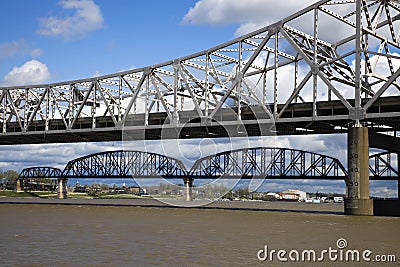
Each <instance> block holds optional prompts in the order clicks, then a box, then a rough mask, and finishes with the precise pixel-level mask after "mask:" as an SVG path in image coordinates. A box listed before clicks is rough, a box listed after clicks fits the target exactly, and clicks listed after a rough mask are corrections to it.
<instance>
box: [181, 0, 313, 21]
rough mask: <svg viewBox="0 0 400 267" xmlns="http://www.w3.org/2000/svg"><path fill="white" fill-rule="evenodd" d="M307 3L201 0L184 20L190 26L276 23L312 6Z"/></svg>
mask: <svg viewBox="0 0 400 267" xmlns="http://www.w3.org/2000/svg"><path fill="white" fill-rule="evenodd" d="M313 2H315V1H313V0H307V1H296V0H287V1H273V0H267V1H266V0H247V1H243V0H218V1H215V0H199V1H197V3H196V5H195V6H194V7H193V8H191V9H190V10H189V11H188V12H187V13H186V15H185V16H184V18H183V20H182V21H183V22H184V23H189V24H227V23H246V22H257V21H269V23H274V22H276V21H278V20H280V19H282V18H284V17H287V16H288V15H290V14H292V13H294V12H296V11H298V10H300V9H302V8H304V7H306V6H307V5H308V4H307V3H309V4H312V3H313Z"/></svg>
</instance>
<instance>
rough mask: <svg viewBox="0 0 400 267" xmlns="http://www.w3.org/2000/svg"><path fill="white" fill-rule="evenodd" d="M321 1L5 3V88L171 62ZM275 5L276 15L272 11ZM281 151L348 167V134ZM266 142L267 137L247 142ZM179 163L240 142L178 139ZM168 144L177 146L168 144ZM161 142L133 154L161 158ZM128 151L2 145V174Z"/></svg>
mask: <svg viewBox="0 0 400 267" xmlns="http://www.w3.org/2000/svg"><path fill="white" fill-rule="evenodd" d="M313 2H315V1H312V0H308V1H307V0H304V1H296V0H287V1H274V0H246V1H243V0H218V1H216V0H185V1H176V0H148V1H131V0H118V1H109V0H87V1H79V0H60V1H56V0H40V1H31V0H3V1H0V9H1V10H2V16H0V32H1V35H0V86H11V85H22V84H38V83H47V82H59V81H66V80H74V79H80V78H87V77H93V76H98V75H104V74H109V73H114V72H118V71H122V70H128V69H133V68H136V67H143V66H148V65H153V64H156V63H160V62H164V61H167V60H170V59H174V58H178V57H182V56H185V55H188V54H192V53H195V52H198V51H203V50H206V49H208V48H210V47H213V46H215V45H218V44H220V43H223V42H226V41H228V40H231V39H233V38H234V37H236V36H239V35H242V34H244V33H247V32H249V31H251V30H255V29H257V28H260V27H262V26H266V25H268V24H271V23H273V22H275V21H277V20H279V19H282V18H284V17H286V16H288V15H290V14H292V13H294V12H295V11H297V10H300V9H302V8H304V7H305V6H307V5H308V4H312V3H313ZM272 5H273V8H271V6H272ZM273 142H274V144H275V145H276V146H281V147H291V148H296V149H304V150H309V151H313V152H318V153H323V154H329V155H331V156H336V157H338V158H340V159H341V160H342V162H343V163H344V164H345V162H346V136H345V135H336V136H328V137H327V136H325V137H321V136H302V137H291V138H288V137H282V138H276V139H274V140H273ZM249 143H250V144H251V145H260V144H261V145H263V144H266V143H270V140H268V141H266V140H262V139H260V138H254V139H251V140H250V141H248V142H247V144H249ZM173 145H175V146H176V145H178V146H179V149H178V150H176V153H177V154H176V156H177V157H180V158H182V159H183V160H184V161H185V162H188V164H189V163H190V160H193V159H194V158H196V157H199V156H204V155H206V154H210V153H213V152H215V151H223V150H226V148H228V149H229V148H231V147H235V148H237V147H241V146H243V145H244V144H243V141H242V140H233V141H232V142H231V143H229V146H227V142H226V140H194V141H176V144H173ZM163 146H164V147H167V146H171V143H168V142H165V144H163ZM163 146H160V145H159V143H155V142H147V143H143V142H140V143H137V144H135V147H137V148H143V149H145V150H149V149H151V150H152V151H156V152H160V153H162V152H163V150H164V149H163ZM120 148H121V143H119V142H115V143H111V144H110V143H109V144H103V143H102V144H89V143H84V144H70V145H60V144H51V145H28V146H12V147H5V146H3V147H1V153H0V168H1V169H3V170H7V169H15V170H21V169H22V168H25V167H30V166H38V165H39V166H43V165H44V166H54V167H59V168H62V167H63V166H64V165H65V164H66V162H68V161H69V160H72V159H74V158H76V157H79V156H82V155H86V154H90V153H94V152H100V151H104V150H116V149H120ZM265 187H266V189H268V190H272V191H273V190H274V188H276V189H277V190H280V189H285V188H293V187H298V188H302V189H304V190H308V191H312V192H315V191H318V190H319V191H325V192H329V191H337V192H342V193H343V192H344V190H345V187H344V183H343V182H333V183H328V182H318V183H316V182H313V183H309V182H304V181H297V182H293V183H292V184H289V185H288V184H287V182H282V183H276V182H275V181H274V183H269V184H268V185H265ZM372 191H373V193H374V194H375V195H381V196H382V195H385V196H393V195H396V193H395V192H396V191H397V188H396V186H395V185H393V184H378V185H375V186H374V187H373V189H372Z"/></svg>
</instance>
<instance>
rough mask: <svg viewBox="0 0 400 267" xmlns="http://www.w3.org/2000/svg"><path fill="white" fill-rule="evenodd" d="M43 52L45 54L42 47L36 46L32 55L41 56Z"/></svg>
mask: <svg viewBox="0 0 400 267" xmlns="http://www.w3.org/2000/svg"><path fill="white" fill-rule="evenodd" d="M42 54H43V51H42V49H40V48H35V49H33V50H31V52H30V55H31V57H33V58H35V57H40V56H41V55H42Z"/></svg>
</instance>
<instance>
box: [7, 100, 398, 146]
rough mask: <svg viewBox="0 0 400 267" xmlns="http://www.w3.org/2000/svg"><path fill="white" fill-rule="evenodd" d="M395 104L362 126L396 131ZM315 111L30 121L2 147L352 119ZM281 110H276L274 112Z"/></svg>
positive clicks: (334, 109) (322, 108)
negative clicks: (175, 119) (120, 121)
mask: <svg viewBox="0 0 400 267" xmlns="http://www.w3.org/2000/svg"><path fill="white" fill-rule="evenodd" d="M349 102H351V100H349ZM399 105H400V97H398V96H396V97H385V98H381V99H379V100H378V101H376V102H375V103H374V104H373V105H372V106H371V107H370V108H369V109H368V112H367V115H366V116H367V118H366V119H365V120H364V121H365V122H370V123H373V124H374V125H376V126H384V127H382V128H379V127H377V128H376V131H388V130H400V110H399ZM317 106H318V109H317V110H318V114H317V117H315V118H313V117H312V114H311V113H312V103H296V104H290V105H289V106H288V107H287V108H286V110H285V111H284V112H283V113H282V114H281V116H280V117H278V118H276V119H275V120H271V119H268V118H267V115H266V114H265V112H264V111H263V110H262V108H261V107H259V106H251V107H249V106H247V107H246V106H245V107H242V108H241V114H242V121H241V122H240V123H238V121H237V118H236V116H237V115H236V114H237V108H236V109H235V108H232V109H230V108H229V109H222V110H221V112H219V113H217V114H216V116H215V117H214V119H215V121H212V122H210V121H204V120H203V121H202V119H201V118H199V117H198V115H197V114H196V112H195V111H185V112H180V113H179V125H177V126H173V125H171V124H170V123H169V122H168V121H167V119H168V116H167V114H166V113H165V112H160V113H150V114H149V119H148V125H147V126H144V114H138V115H130V116H127V118H126V121H125V123H124V127H123V129H124V131H123V132H122V131H121V127H116V126H115V125H114V123H113V120H112V118H111V117H110V116H104V117H96V119H95V121H96V127H95V128H93V127H92V125H93V124H92V121H93V119H92V118H90V117H87V118H80V119H78V120H77V122H76V124H75V127H74V128H73V129H66V127H65V124H64V122H63V121H62V120H61V119H55V120H50V121H49V130H48V131H45V130H44V129H45V121H34V122H32V124H31V125H30V127H29V128H28V129H27V131H26V132H23V131H21V128H20V127H19V124H18V123H17V122H8V123H7V124H6V132H5V133H2V134H0V145H14V144H37V143H75V142H100V141H121V140H123V139H124V140H130V139H137V140H160V139H175V138H179V139H188V138H206V137H212V138H214V137H228V136H230V137H237V136H268V135H302V134H334V133H344V132H347V126H348V124H349V123H350V122H351V121H352V120H351V118H350V116H349V110H348V109H347V108H346V107H344V106H343V104H342V103H341V102H340V101H330V102H318V103H317ZM282 108H283V105H280V106H279V107H278V110H281V109H282ZM210 112H211V110H210ZM0 126H1V125H0ZM123 134H124V135H123Z"/></svg>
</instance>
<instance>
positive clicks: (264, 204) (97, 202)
mask: <svg viewBox="0 0 400 267" xmlns="http://www.w3.org/2000/svg"><path fill="white" fill-rule="evenodd" d="M0 204H31V205H77V206H86V205H93V206H116V207H135V206H136V207H157V208H197V209H226V210H252V211H276V212H304V213H321V214H336V215H341V214H343V210H344V207H343V204H335V203H324V204H312V203H300V202H282V201H215V202H212V203H208V204H205V205H201V203H196V201H193V202H192V203H190V204H191V205H190V207H188V203H187V202H178V201H177V202H175V203H174V204H175V205H169V204H166V203H164V202H162V201H159V200H156V199H72V198H69V199H53V198H0ZM197 204H198V205H197Z"/></svg>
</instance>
